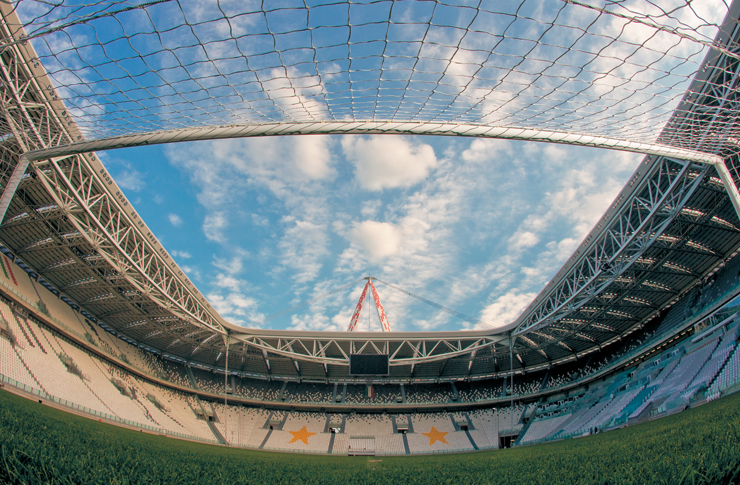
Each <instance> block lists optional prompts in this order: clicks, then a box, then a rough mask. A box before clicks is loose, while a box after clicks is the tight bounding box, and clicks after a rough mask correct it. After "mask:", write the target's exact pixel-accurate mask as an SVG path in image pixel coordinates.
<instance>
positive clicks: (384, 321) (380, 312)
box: [347, 276, 391, 332]
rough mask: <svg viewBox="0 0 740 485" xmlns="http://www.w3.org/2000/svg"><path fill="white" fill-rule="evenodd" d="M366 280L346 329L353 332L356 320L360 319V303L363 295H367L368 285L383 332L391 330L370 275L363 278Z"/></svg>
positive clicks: (363, 298)
mask: <svg viewBox="0 0 740 485" xmlns="http://www.w3.org/2000/svg"><path fill="white" fill-rule="evenodd" d="M365 279H366V280H367V283H365V288H363V289H362V294H361V295H360V301H358V302H357V308H355V313H354V314H353V315H352V319H351V320H350V321H349V328H348V329H347V331H349V332H354V330H355V328H357V322H359V321H360V314H361V313H362V305H363V303H364V301H365V297H366V295H367V289H368V287H370V291H371V292H372V294H373V300H375V309H376V310H378V318H379V319H380V325H381V326H382V327H383V331H384V332H390V331H391V325H390V323H388V317H386V316H385V310H384V309H383V304H382V303H380V297H379V296H378V292H377V291H376V290H375V285H373V280H374V279H375V278H373V277H372V276H370V277H367V278H365Z"/></svg>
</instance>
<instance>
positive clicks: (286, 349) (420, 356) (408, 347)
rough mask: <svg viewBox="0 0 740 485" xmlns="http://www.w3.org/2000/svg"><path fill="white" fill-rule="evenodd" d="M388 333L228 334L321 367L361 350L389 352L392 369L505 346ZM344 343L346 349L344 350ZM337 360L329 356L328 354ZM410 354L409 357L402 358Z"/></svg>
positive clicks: (481, 339) (488, 339)
mask: <svg viewBox="0 0 740 485" xmlns="http://www.w3.org/2000/svg"><path fill="white" fill-rule="evenodd" d="M389 335H391V334H388V333H386V334H384V335H383V337H385V338H368V337H360V336H357V337H354V336H353V337H342V338H317V337H302V336H300V335H298V333H297V332H296V335H295V336H293V337H285V336H282V337H270V336H265V335H248V334H246V335H245V334H233V333H232V334H230V335H229V342H230V344H233V343H237V342H242V343H244V344H246V345H248V346H250V347H253V348H255V349H259V350H261V351H264V352H268V353H269V354H276V355H280V356H283V357H289V358H291V359H294V360H299V361H311V362H316V363H320V364H334V365H341V366H348V365H349V354H350V353H359V352H362V351H363V350H366V349H367V350H372V351H373V352H374V353H379V354H382V353H388V354H389V357H390V365H391V366H401V365H410V364H421V363H425V362H436V361H440V360H446V359H449V358H452V357H458V356H461V355H468V354H472V353H473V352H477V351H478V350H481V349H485V348H487V347H490V346H492V345H494V344H505V343H506V342H508V337H507V336H505V335H490V336H478V337H476V338H473V339H470V338H463V334H461V338H460V339H453V338H426V339H425V338H418V339H415V338H402V339H393V338H388V337H389ZM347 344H349V347H348V348H347ZM329 352H331V353H333V354H335V355H337V357H329V356H327V353H329ZM407 353H411V354H412V355H413V356H412V357H404V356H403V355H405V354H407Z"/></svg>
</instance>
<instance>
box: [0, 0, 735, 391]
mask: <svg viewBox="0 0 740 485" xmlns="http://www.w3.org/2000/svg"><path fill="white" fill-rule="evenodd" d="M695 3H696V2H694V3H685V4H679V5H677V6H674V7H672V8H670V9H669V8H661V6H660V5H659V4H658V3H654V2H636V3H635V4H630V3H624V2H612V1H607V2H605V3H602V4H590V3H584V2H576V1H574V0H568V1H564V2H562V3H553V2H537V1H532V0H523V1H521V2H519V3H517V4H511V5H508V4H507V5H505V6H504V5H500V2H497V3H492V4H487V3H484V2H477V3H474V4H471V5H450V4H447V3H445V2H431V1H398V2H392V1H379V2H371V3H369V4H359V3H353V2H337V3H329V4H326V5H316V6H307V5H305V4H300V5H297V6H293V5H290V4H287V3H285V4H280V3H270V4H262V5H260V6H258V7H255V8H252V6H250V5H249V4H246V3H239V4H233V5H232V4H231V3H228V2H216V3H213V4H208V5H203V4H202V2H195V1H171V0H160V1H155V2H149V3H142V4H138V3H130V2H118V1H109V2H98V3H95V4H82V3H79V4H78V3H73V2H67V3H65V2H62V3H59V4H49V3H46V2H36V1H32V0H23V1H20V2H17V3H16V4H14V5H11V4H1V5H0V11H1V12H2V16H3V22H2V26H1V27H2V39H3V41H2V49H3V50H2V54H1V60H2V62H0V67H1V69H2V73H1V74H2V83H1V87H2V93H1V94H2V97H1V99H2V109H3V117H2V119H0V129H2V134H3V138H2V140H0V155H2V157H1V160H0V162H1V163H0V184H1V185H2V189H3V193H2V196H1V197H0V212H1V213H2V214H6V213H7V215H6V216H5V218H4V220H3V222H2V225H0V238H1V239H2V241H3V244H4V245H5V246H6V247H8V248H9V249H11V250H12V251H13V252H14V254H16V255H17V256H18V257H20V258H21V259H22V260H23V261H24V262H26V263H27V264H29V265H30V267H31V268H33V270H34V271H35V272H36V274H37V275H39V276H41V277H42V278H43V279H44V280H45V281H48V282H50V283H51V284H52V285H54V286H55V287H56V288H58V289H59V290H60V291H61V292H63V293H64V294H65V295H66V297H65V298H67V299H68V301H70V302H72V303H74V304H76V305H78V306H80V307H83V308H85V309H86V310H87V311H88V312H89V313H90V314H92V315H94V316H95V317H96V318H97V319H98V320H99V321H100V322H101V323H103V324H104V325H106V326H107V327H109V328H111V329H114V330H115V331H117V332H119V333H120V334H121V335H122V336H124V337H126V338H133V339H135V340H137V341H139V342H142V343H144V344H145V345H147V346H149V347H151V348H153V349H157V350H158V351H162V352H167V353H169V354H171V355H173V356H178V357H181V358H185V359H190V358H197V359H199V360H200V361H201V362H205V363H207V364H210V365H218V364H219V362H221V363H224V360H223V359H222V356H224V354H226V355H229V357H228V359H229V365H230V367H232V368H239V366H240V365H241V368H242V369H243V370H244V369H246V370H248V371H252V372H255V373H263V374H280V375H282V374H290V373H291V372H292V373H295V372H296V371H298V372H300V373H302V374H303V373H308V374H310V375H322V374H323V376H324V377H326V376H330V375H343V374H342V372H345V371H346V368H345V366H346V364H347V354H348V353H352V352H357V351H368V352H388V353H389V354H391V365H392V366H394V367H395V368H396V369H397V371H398V372H400V373H401V374H403V375H415V374H416V373H420V374H423V375H432V376H433V375H435V372H436V373H437V375H442V373H443V372H447V371H443V369H444V368H445V362H448V361H449V362H456V364H455V365H449V366H447V367H448V368H450V369H453V370H449V372H452V373H453V374H454V375H453V374H450V376H453V377H454V376H459V375H474V374H484V373H486V372H495V371H496V368H497V364H496V359H497V357H496V356H497V355H500V354H502V353H506V352H508V348H509V346H512V347H513V353H514V355H516V357H517V361H518V364H517V365H518V366H521V367H532V366H541V365H543V364H547V363H552V362H558V361H561V360H566V359H569V358H573V356H577V355H579V354H583V353H587V352H590V351H593V349H594V348H598V347H599V346H601V345H605V344H607V343H609V342H612V341H614V340H615V339H619V338H621V336H622V335H624V334H626V333H629V332H631V331H633V330H634V329H635V328H637V327H639V326H640V325H642V324H643V323H644V322H645V321H647V320H648V319H650V318H652V317H654V316H655V315H656V314H657V313H658V312H659V311H660V310H661V309H662V308H665V307H666V305H669V304H671V303H672V302H673V301H675V299H676V298H677V297H678V296H680V295H682V294H683V293H684V292H686V291H688V289H690V288H691V287H692V286H694V285H696V284H697V282H698V281H700V280H701V278H702V277H703V276H704V275H706V274H708V273H709V272H710V271H713V270H714V269H715V268H717V266H718V265H720V264H722V262H723V261H725V260H726V258H728V257H730V256H731V255H733V254H734V253H735V252H736V251H737V248H738V247H740V230H738V226H740V221H738V219H737V213H738V212H740V205H738V204H740V195H738V191H737V181H738V173H739V172H738V167H740V164H739V163H738V157H737V153H738V150H737V148H738V147H740V127H739V126H738V125H737V124H736V123H735V120H736V118H737V112H738V108H739V107H738V96H737V85H736V83H737V80H738V72H737V70H738V66H739V65H740V62H738V61H739V59H740V48H738V45H740V43H739V42H738V40H739V39H740V34H738V22H737V19H738V17H739V16H740V15H739V14H740V4H737V2H736V4H733V5H732V6H730V7H727V6H726V5H724V4H721V3H720V4H718V5H709V4H702V5H695ZM702 9H703V10H702ZM315 133H323V134H352V133H355V134H373V133H384V134H426V135H450V136H472V137H491V138H508V139H520V140H531V141H540V142H551V143H564V144H573V145H581V146H595V147H601V148H608V149H618V150H627V151H633V152H639V153H645V154H646V155H648V157H647V158H646V159H645V161H644V162H643V164H641V165H640V168H639V169H638V171H637V172H636V173H635V175H634V176H633V177H632V179H631V180H630V181H629V183H628V185H627V186H626V187H625V189H624V190H623V191H622V193H621V194H620V196H619V197H618V199H617V200H616V201H615V203H614V204H613V205H612V207H610V209H609V210H608V211H607V214H605V216H604V217H603V218H602V220H601V221H600V222H599V224H598V225H597V227H596V228H594V230H593V231H592V233H591V234H590V235H589V236H588V237H587V238H586V240H585V241H584V242H583V244H582V245H581V247H580V248H579V249H578V250H577V251H576V253H575V254H574V255H573V257H571V259H570V260H569V261H568V263H566V265H565V266H564V267H563V269H562V270H561V271H560V272H559V273H558V275H556V277H555V278H553V280H552V282H551V283H550V284H549V285H548V286H547V287H546V288H545V289H544V290H543V292H542V293H541V294H540V295H539V296H538V297H537V298H536V299H535V301H534V302H533V303H532V304H531V305H530V307H529V308H528V309H527V310H525V312H524V313H523V314H522V315H521V316H520V318H519V319H517V321H515V322H512V324H511V325H509V326H508V327H507V328H506V329H504V330H506V331H511V333H512V334H516V335H517V336H518V337H517V339H516V341H515V343H514V342H513V341H512V339H510V338H509V336H508V335H505V334H503V333H502V331H499V332H498V333H497V334H494V332H491V331H489V330H485V329H481V330H477V331H474V332H446V333H433V334H429V335H423V336H422V335H418V334H395V333H391V334H387V335H383V336H382V338H381V337H380V336H378V335H372V334H367V335H363V334H357V335H351V336H348V335H346V334H342V333H339V334H336V335H334V334H331V335H330V334H326V333H310V332H308V333H307V332H292V333H291V332H279V331H269V330H252V329H243V328H239V327H235V326H233V325H230V324H229V323H228V322H226V321H224V320H223V318H221V316H220V315H218V313H217V312H216V311H215V310H214V309H213V308H212V307H211V305H210V304H209V303H208V302H207V301H206V299H205V298H204V297H203V295H202V294H201V293H200V292H199V291H198V290H197V288H195V287H194V285H193V284H192V283H191V282H190V281H189V280H188V278H187V277H186V276H185V275H184V274H183V273H182V271H181V270H180V269H179V267H178V266H177V265H176V264H175V263H174V261H173V260H172V258H171V257H170V256H169V255H168V254H167V251H166V250H165V249H164V248H163V247H162V246H161V245H160V244H159V242H158V241H157V240H156V237H154V235H152V233H151V231H149V230H148V228H147V227H146V225H145V224H144V222H143V221H142V220H141V218H140V217H139V216H138V214H137V213H136V212H135V210H134V209H133V208H132V207H131V204H130V203H129V201H128V200H127V199H126V198H125V196H124V195H123V194H122V192H121V190H120V189H119V188H118V187H117V185H116V184H115V182H114V181H113V180H112V179H111V177H110V175H109V174H108V173H107V171H106V170H105V169H104V167H103V166H102V164H101V163H100V162H99V160H98V159H97V157H96V156H95V154H94V153H92V152H94V151H96V150H107V149H114V148H125V147H132V146H141V145H150V144H156V143H172V142H181V141H194V140H214V139H220V138H235V137H247V136H275V135H288V134H292V135H300V134H315ZM733 204H734V207H733ZM6 211H7V212H6ZM227 349H229V350H230V352H231V353H230V354H229V353H227V352H225V351H226V350H227ZM293 361H301V362H302V364H301V366H297V365H294V362H293ZM458 361H459V362H458ZM250 366H251V367H250ZM312 366H313V367H312ZM435 366H437V367H435ZM338 369H339V370H338ZM342 369H344V370H342ZM435 369H436V370H435ZM337 372H338V374H337Z"/></svg>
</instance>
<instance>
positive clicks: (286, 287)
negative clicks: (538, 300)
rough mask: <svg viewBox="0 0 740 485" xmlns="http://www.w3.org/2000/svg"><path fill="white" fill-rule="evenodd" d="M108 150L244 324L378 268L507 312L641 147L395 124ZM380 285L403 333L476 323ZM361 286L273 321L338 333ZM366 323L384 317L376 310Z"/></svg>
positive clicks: (168, 240) (191, 270) (371, 325)
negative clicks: (378, 129)
mask: <svg viewBox="0 0 740 485" xmlns="http://www.w3.org/2000/svg"><path fill="white" fill-rule="evenodd" d="M101 158H102V160H103V161H104V163H106V165H107V166H108V168H109V169H110V171H111V173H112V174H113V175H114V177H115V179H116V181H117V182H118V184H119V185H120V186H121V187H122V188H123V189H124V191H125V192H126V195H127V197H128V198H129V200H131V201H132V202H133V203H134V205H135V207H136V208H137V210H138V211H139V212H140V214H141V215H142V216H143V217H144V219H145V220H146V221H147V223H148V224H149V226H150V228H152V229H153V230H154V232H155V234H156V235H157V237H158V238H159V239H160V241H161V242H162V243H163V244H164V246H165V247H166V248H168V250H169V251H170V253H171V254H172V255H173V256H174V258H175V259H176V260H177V262H178V263H179V264H180V265H181V266H182V267H183V269H185V271H186V272H187V273H188V276H189V277H190V278H191V279H193V281H195V282H196V283H197V285H198V287H199V288H200V289H201V291H202V292H203V293H204V294H205V295H206V296H207V297H208V298H209V299H210V301H211V302H212V303H213V304H214V305H215V306H216V308H217V309H218V310H219V311H220V312H221V313H222V314H223V315H224V316H225V317H226V318H228V319H229V320H231V321H233V322H235V323H238V324H241V325H247V326H251V325H259V322H261V321H262V320H263V319H264V317H265V316H268V315H271V314H273V313H277V312H279V311H282V310H284V309H285V308H288V307H290V306H292V305H294V304H296V303H298V302H301V301H304V300H307V299H311V298H314V297H315V296H317V295H321V294H324V293H326V292H328V291H330V290H332V289H334V288H336V287H339V286H341V285H343V284H346V283H349V282H351V281H353V280H356V279H359V278H362V277H364V276H369V275H370V276H376V277H378V278H380V279H382V280H385V281H387V282H389V283H392V284H395V285H398V286H400V287H402V288H404V289H406V290H409V291H411V292H413V293H416V294H418V295H421V296H424V297H426V298H428V299H430V300H433V301H435V302H437V303H440V304H442V305H446V306H448V307H451V308H453V309H456V310H458V311H461V312H463V313H465V314H468V315H470V316H472V317H475V318H478V319H480V320H482V321H485V322H487V323H490V324H492V325H501V324H505V323H508V322H510V321H511V320H513V318H515V317H516V315H517V314H518V313H519V311H520V310H521V309H522V308H523V307H524V306H526V304H527V303H529V301H531V299H532V298H533V297H534V296H535V295H536V293H537V292H539V290H540V289H541V288H542V287H543V286H544V284H545V283H546V282H547V281H548V280H549V278H550V277H551V276H552V275H553V274H554V273H555V272H556V271H557V270H558V269H559V267H560V266H561V265H562V264H563V263H564V262H565V260H566V259H567V258H568V257H569V256H570V254H571V253H572V251H573V250H574V249H575V247H576V246H577V244H578V243H579V242H580V241H581V240H582V238H583V237H584V235H585V234H586V233H587V232H588V231H589V230H590V229H591V227H592V226H593V225H594V224H595V222H596V220H597V219H598V218H599V217H600V216H601V215H602V214H603V212H604V211H605V210H606V207H607V206H608V205H609V203H610V202H611V201H612V200H613V199H614V197H615V196H616V194H617V193H618V192H619V190H620V189H621V187H622V186H623V185H624V183H625V182H626V180H627V179H628V178H629V176H630V175H631V174H632V172H633V171H634V170H635V168H636V166H637V164H638V163H639V161H640V160H641V159H642V157H641V156H639V155H636V154H627V153H622V152H614V151H605V150H597V149H590V148H578V147H565V146H556V145H550V144H538V143H527V142H510V141H499V140H472V139H462V138H459V139H458V138H449V137H404V136H395V135H381V136H357V135H348V136H334V137H331V136H318V135H314V136H300V137H279V138H278V137H273V138H262V139H245V140H230V141H215V142H197V143H186V144H177V145H170V146H163V147H146V148H135V149H125V150H119V151H111V152H108V153H105V154H102V157H101ZM377 288H378V292H379V294H380V297H381V301H383V303H384V306H385V308H386V312H387V314H388V318H389V320H390V323H391V326H392V328H393V329H395V330H444V329H448V330H452V329H462V328H470V324H469V323H467V322H465V321H462V320H459V319H456V318H454V317H451V316H449V315H448V314H446V313H444V312H440V311H439V310H436V309H434V308H433V307H430V306H427V305H424V304H423V303H419V302H417V301H415V300H413V299H411V298H409V297H407V296H404V295H402V294H400V293H398V292H395V291H393V290H391V289H388V288H387V287H385V286H384V285H383V284H380V283H379V284H378V285H377ZM361 289H362V284H361V283H358V284H357V285H356V286H355V287H353V288H350V289H348V290H346V291H344V292H340V293H338V294H336V295H332V296H331V297H329V298H327V299H324V300H321V301H319V302H316V303H315V304H312V305H309V306H307V307H304V308H302V309H300V310H299V311H297V312H296V313H293V314H288V315H285V316H283V317H280V318H277V319H274V320H271V321H269V323H268V325H267V326H269V327H270V328H297V329H321V330H328V329H345V328H346V327H347V325H348V323H349V320H350V317H351V313H352V310H353V309H354V305H355V304H356V301H357V299H358V297H359V294H360V292H361ZM360 328H365V329H368V330H371V329H379V327H378V323H377V319H376V318H373V320H372V321H366V320H363V321H362V322H361V327H360Z"/></svg>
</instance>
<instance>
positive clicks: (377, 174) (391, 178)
mask: <svg viewBox="0 0 740 485" xmlns="http://www.w3.org/2000/svg"><path fill="white" fill-rule="evenodd" d="M342 149H343V151H344V154H345V156H346V157H347V159H348V160H350V161H351V162H352V163H353V164H354V165H355V178H356V179H357V181H358V182H359V183H360V185H361V186H362V187H363V188H364V189H367V190H382V189H386V188H395V187H410V186H412V185H414V184H416V183H418V182H421V181H422V180H424V179H425V178H426V177H427V176H428V175H429V172H430V170H432V169H433V168H434V167H436V165H437V157H436V156H435V154H434V150H433V149H432V147H431V146H430V145H426V144H424V143H414V142H412V140H411V139H410V138H407V137H402V136H389V135H374V136H370V137H360V136H344V137H342Z"/></svg>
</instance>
